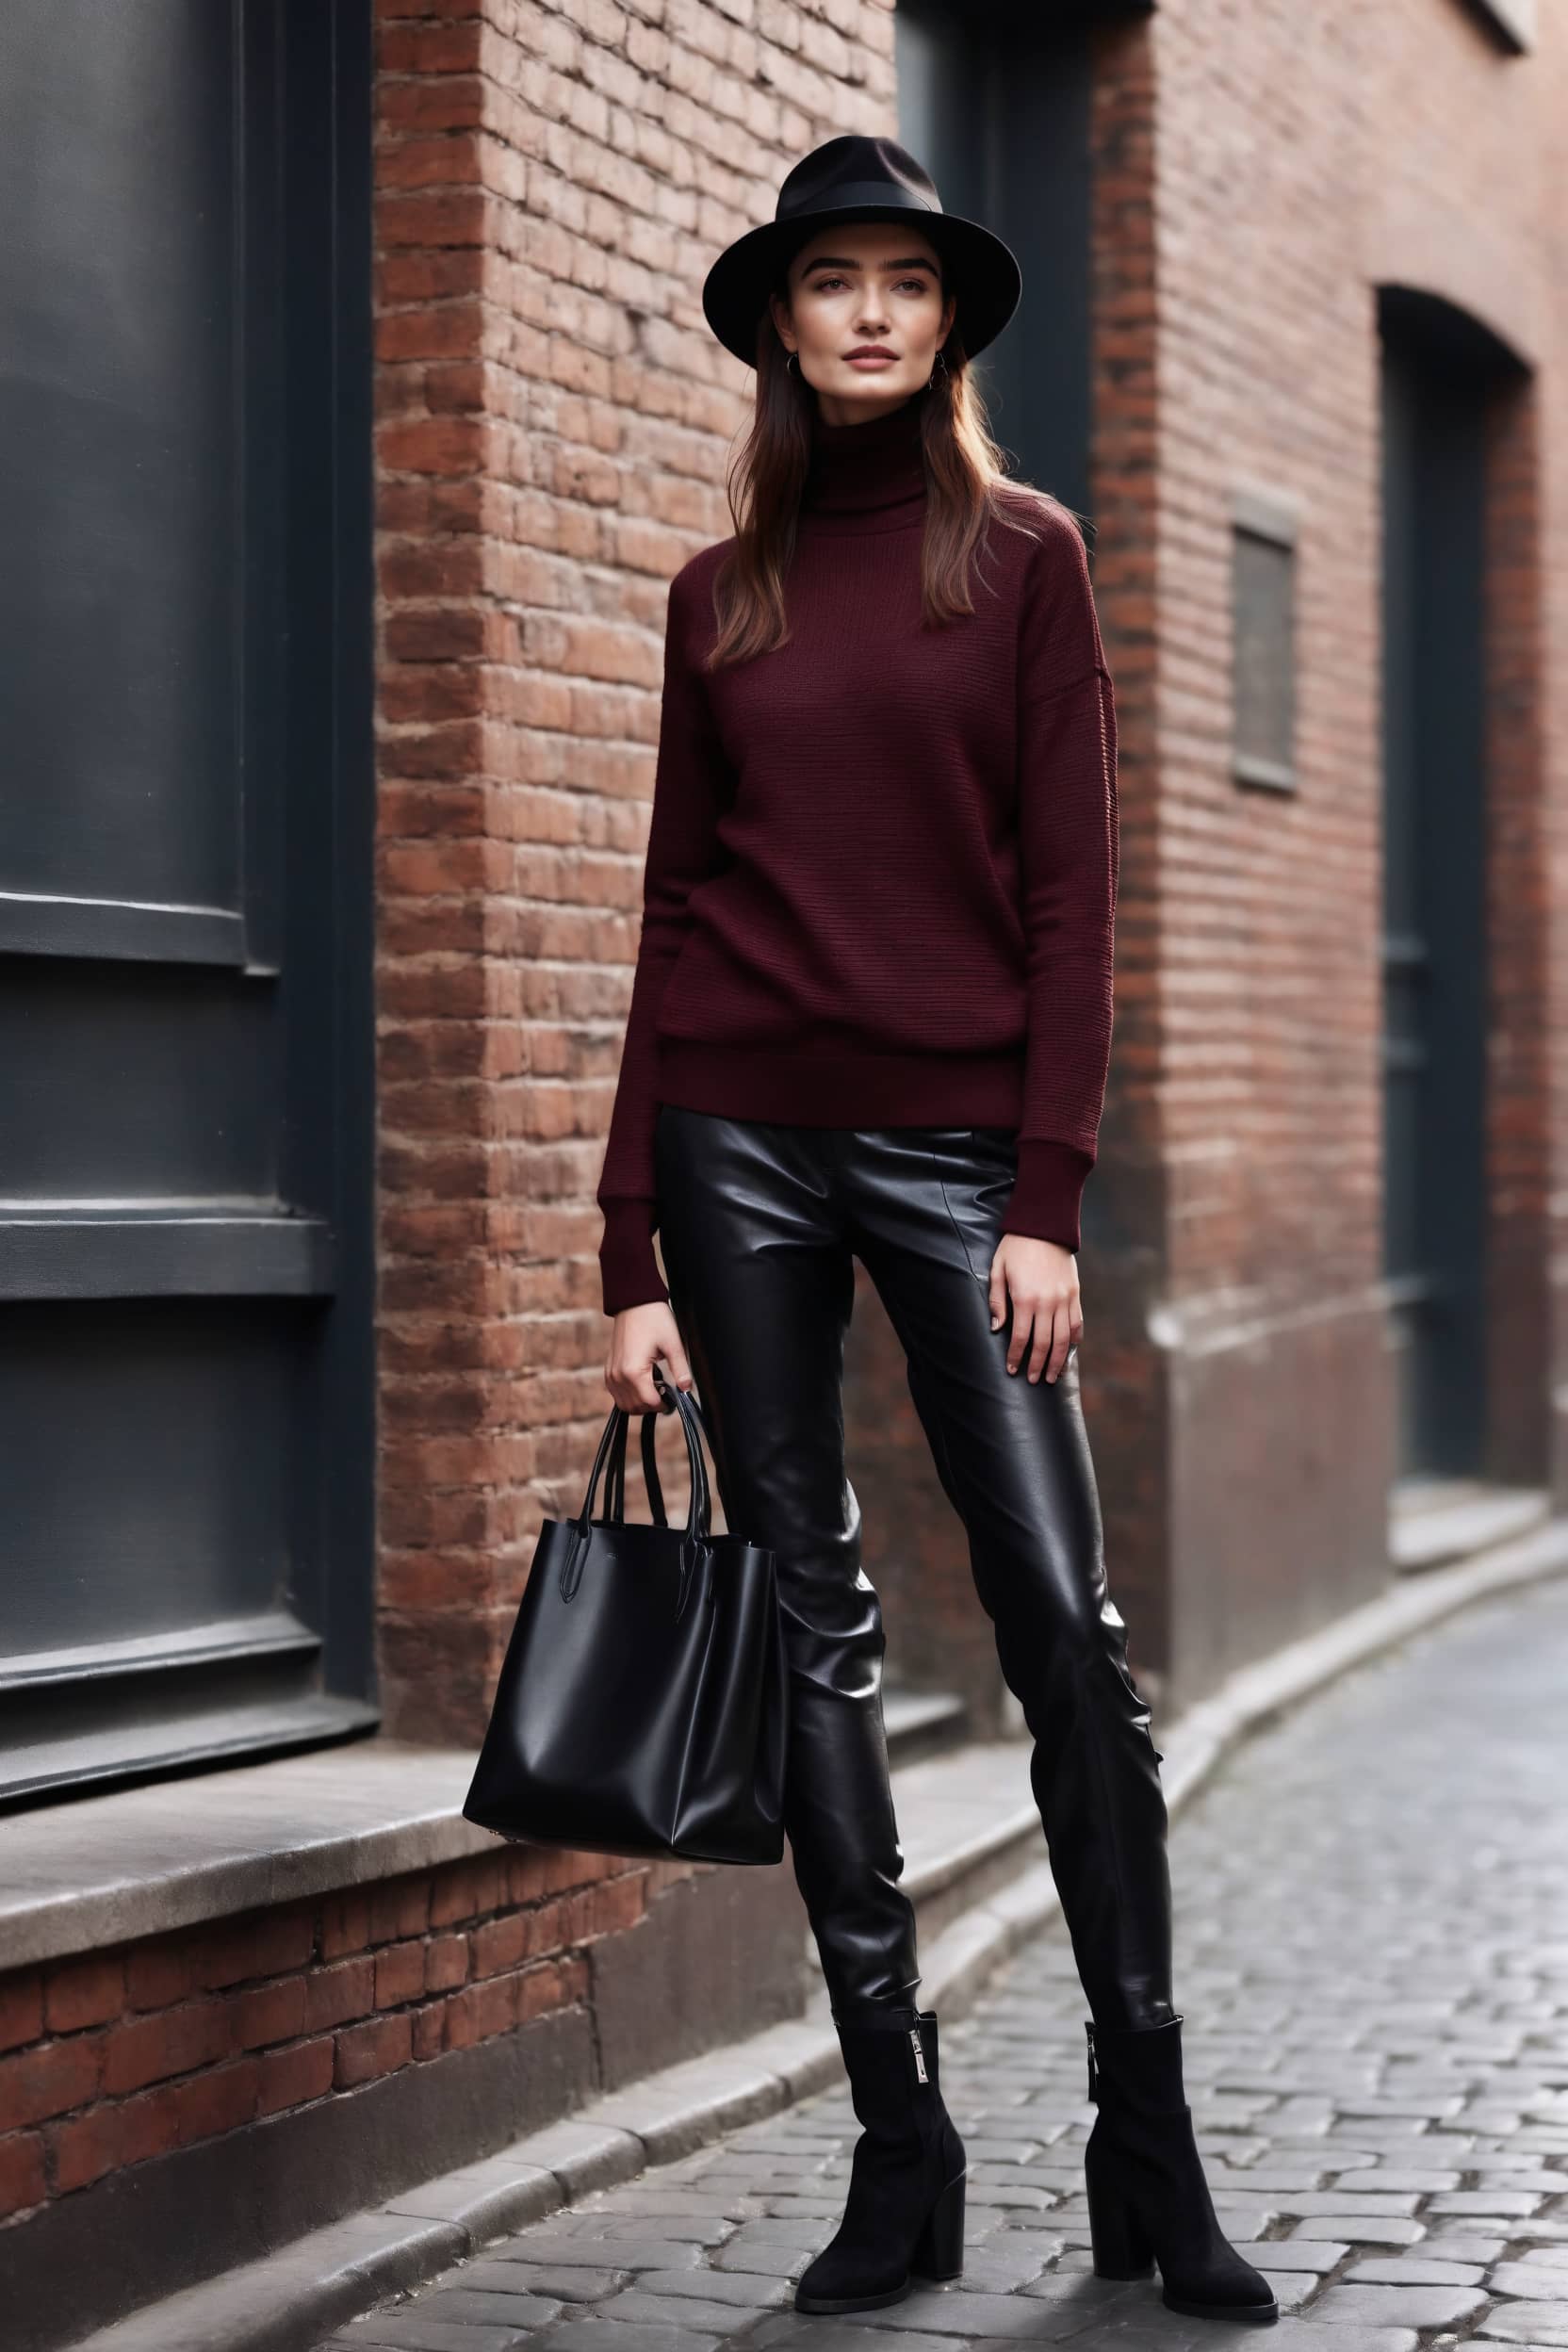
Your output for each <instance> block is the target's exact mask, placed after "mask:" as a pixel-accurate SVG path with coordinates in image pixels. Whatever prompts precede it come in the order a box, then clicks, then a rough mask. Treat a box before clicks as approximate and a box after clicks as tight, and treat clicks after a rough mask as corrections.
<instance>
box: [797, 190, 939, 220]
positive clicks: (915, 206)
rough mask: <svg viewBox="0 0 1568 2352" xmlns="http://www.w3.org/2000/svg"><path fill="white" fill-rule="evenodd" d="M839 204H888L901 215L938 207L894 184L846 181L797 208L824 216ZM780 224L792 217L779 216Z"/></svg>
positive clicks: (930, 210) (937, 208)
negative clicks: (821, 213)
mask: <svg viewBox="0 0 1568 2352" xmlns="http://www.w3.org/2000/svg"><path fill="white" fill-rule="evenodd" d="M838 204H887V205H889V206H896V207H897V209H898V210H899V211H900V212H940V210H941V206H940V205H939V204H927V203H926V201H925V199H924V197H923V196H916V195H915V194H914V193H913V192H912V191H911V190H910V189H909V188H900V186H899V184H898V182H897V181H896V180H847V181H846V182H845V183H844V185H843V186H842V187H841V188H834V189H833V190H832V191H831V192H830V193H829V192H828V191H824V196H823V199H822V201H821V202H817V201H812V202H810V203H809V204H804V205H802V206H801V207H800V209H801V210H802V211H807V212H826V211H829V210H831V209H832V208H833V207H834V206H835V205H838ZM778 218H779V220H780V221H788V220H790V219H791V218H792V215H791V214H789V213H787V212H781V213H780V214H779V215H778Z"/></svg>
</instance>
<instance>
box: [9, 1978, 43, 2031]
mask: <svg viewBox="0 0 1568 2352" xmlns="http://www.w3.org/2000/svg"><path fill="white" fill-rule="evenodd" d="M42 2032H43V1985H42V1980H41V1977H40V1976H39V1974H38V1972H37V1970H36V1969H35V1970H33V1971H31V1972H30V1973H29V1974H27V1975H24V1976H8V1977H5V1978H4V1979H0V2050H15V2049H17V2048H18V2047H19V2046H20V2045H21V2044H22V2043H23V2042H36V2041H37V2040H38V2039H39V2037H40V2036H41V2034H42Z"/></svg>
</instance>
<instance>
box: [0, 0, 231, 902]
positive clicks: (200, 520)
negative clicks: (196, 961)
mask: <svg viewBox="0 0 1568 2352" xmlns="http://www.w3.org/2000/svg"><path fill="white" fill-rule="evenodd" d="M232 49H233V36H232V30H231V22H230V10H229V9H228V8H226V7H221V6H219V7H214V6H211V5H208V4H207V0H136V5H135V6H134V7H127V8H105V7H104V6H102V5H101V0H8V7H7V9H6V23H5V27H4V32H3V34H0V214H3V216H4V218H5V221H6V236H5V237H4V238H3V239H0V318H3V319H5V322H6V332H5V335H4V336H3V338H0V448H3V449H4V450H5V453H6V458H5V475H6V549H7V560H6V563H5V565H4V567H3V568H0V636H3V638H4V641H5V643H6V644H7V645H8V646H9V647H23V648H24V659H22V660H8V661H7V662H6V663H5V664H4V665H3V666H0V742H3V743H4V745H5V755H6V773H7V777H8V790H7V792H5V794H4V795H3V797H0V889H4V890H30V891H56V892H60V893H63V894H67V895H71V896H77V897H122V898H131V899H143V900H156V901H173V902H180V903H193V904H214V905H232V904H233V903H234V900H235V896H236V893H237V889H238V884H239V865H238V846H239V822H238V816H239V810H238V770H237V758H236V740H235V690H236V674H235V673H236V632H235V618H236V613H237V565H238V564H239V561H240V549H239V546H238V541H237V521H238V516H237V501H236V497H235V485H236V482H237V464H236V456H237V452H236V446H235V426H236V421H237V412H236V391H237V385H236V367H235V362H236V317H235V304H236V292H237V274H236V250H235V201H234V174H233V170H232V154H233V124H232V120H231V115H232V97H231V91H232V89H233V82H234V57H233V55H232Z"/></svg>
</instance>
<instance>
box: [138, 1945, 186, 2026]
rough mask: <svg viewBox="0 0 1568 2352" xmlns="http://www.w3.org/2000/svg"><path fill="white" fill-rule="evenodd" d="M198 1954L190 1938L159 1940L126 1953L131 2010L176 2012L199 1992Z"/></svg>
mask: <svg viewBox="0 0 1568 2352" xmlns="http://www.w3.org/2000/svg"><path fill="white" fill-rule="evenodd" d="M196 1976H197V1952H196V1947H195V1945H194V1944H193V1943H192V1942H191V1941H190V1940H189V1938H185V1939H181V1938H180V1937H177V1936H155V1937H152V1938H150V1939H149V1940H148V1941H147V1942H146V1943H139V1944H132V1945H131V1946H130V1947H129V1949H128V1950H127V1952H126V1953H125V2001H126V2006H127V2007H128V2008H131V2009H172V2007H173V2005H174V2003H175V2002H176V2001H185V2000H187V1999H188V1996H189V1995H190V1994H191V1993H193V1992H194V1991H195V1990H196Z"/></svg>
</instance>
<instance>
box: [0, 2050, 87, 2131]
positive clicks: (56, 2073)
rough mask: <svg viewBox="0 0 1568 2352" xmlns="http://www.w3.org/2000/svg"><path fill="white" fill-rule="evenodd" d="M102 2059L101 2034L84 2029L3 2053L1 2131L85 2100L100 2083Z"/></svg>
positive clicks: (61, 2111) (0, 2065) (38, 2120)
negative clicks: (83, 2031)
mask: <svg viewBox="0 0 1568 2352" xmlns="http://www.w3.org/2000/svg"><path fill="white" fill-rule="evenodd" d="M102 2065H103V2052H102V2050H101V2047H100V2045H99V2042H98V2039H97V2037H96V2036H90V2035H85V2034H73V2035H72V2036H71V2037H70V2038H68V2039H67V2040H65V2041H59V2042H40V2043H37V2044H35V2045H34V2046H33V2047H32V2048H31V2049H28V2050H21V2051H19V2052H18V2053H17V2054H16V2055H15V2056H14V2057H10V2058H0V2133H3V2132H8V2131H17V2130H19V2129H22V2128H24V2127H25V2126H26V2125H28V2124H32V2123H41V2122H43V2121H44V2120H45V2118H46V2117H47V2116H50V2115H63V2114H64V2113H65V2112H66V2110H67V2109H68V2108H71V2107H80V2106H83V2105H85V2103H86V2102H87V2100H88V2099H90V2098H91V2097H92V2096H93V2094H94V2093H95V2092H96V2090H97V2088H98V2083H99V2078H100V2074H101V2070H102Z"/></svg>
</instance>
